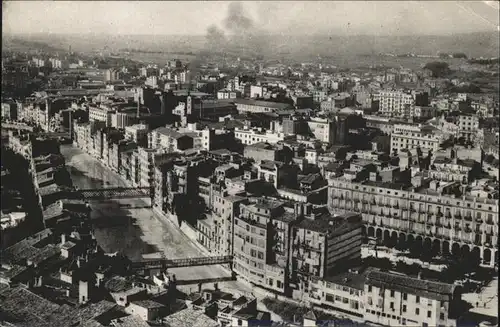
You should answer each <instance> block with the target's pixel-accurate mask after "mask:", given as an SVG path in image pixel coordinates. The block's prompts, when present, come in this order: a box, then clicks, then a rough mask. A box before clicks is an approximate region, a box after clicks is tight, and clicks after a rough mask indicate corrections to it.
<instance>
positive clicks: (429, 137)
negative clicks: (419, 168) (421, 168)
mask: <svg viewBox="0 0 500 327" xmlns="http://www.w3.org/2000/svg"><path fill="white" fill-rule="evenodd" d="M448 137H449V135H448V134H445V133H442V132H441V131H439V130H437V129H436V128H435V127H433V126H422V125H420V124H419V125H410V124H396V125H394V132H393V133H392V134H391V153H399V152H401V151H402V150H404V149H408V150H411V149H416V148H420V149H421V150H422V153H424V154H427V153H428V151H432V152H433V153H436V152H437V151H438V150H439V148H440V146H441V143H443V142H444V141H445V140H446V139H447V138H448Z"/></svg>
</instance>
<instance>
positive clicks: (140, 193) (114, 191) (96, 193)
mask: <svg viewBox="0 0 500 327" xmlns="http://www.w3.org/2000/svg"><path fill="white" fill-rule="evenodd" d="M68 197H70V198H74V199H85V200H106V199H131V198H146V197H150V188H149V187H115V188H102V189H84V190H74V191H71V192H70V194H69V195H68Z"/></svg>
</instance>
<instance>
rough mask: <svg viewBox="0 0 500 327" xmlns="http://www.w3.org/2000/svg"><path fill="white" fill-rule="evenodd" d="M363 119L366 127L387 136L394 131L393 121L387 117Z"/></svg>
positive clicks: (366, 117) (367, 117)
mask: <svg viewBox="0 0 500 327" xmlns="http://www.w3.org/2000/svg"><path fill="white" fill-rule="evenodd" d="M364 118H365V119H366V127H370V128H376V129H379V130H381V131H382V132H383V133H384V134H387V135H391V134H392V132H393V131H394V121H392V120H391V119H390V118H388V117H379V116H364Z"/></svg>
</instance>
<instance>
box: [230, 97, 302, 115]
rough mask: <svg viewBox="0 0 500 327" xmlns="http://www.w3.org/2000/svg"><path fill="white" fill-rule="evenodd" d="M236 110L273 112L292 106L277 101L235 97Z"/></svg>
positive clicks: (291, 107)
mask: <svg viewBox="0 0 500 327" xmlns="http://www.w3.org/2000/svg"><path fill="white" fill-rule="evenodd" d="M235 104H236V110H238V112H240V113H241V112H253V113H259V112H260V113H262V112H275V111H280V110H287V109H293V106H292V105H290V104H288V103H279V102H269V101H258V100H248V99H236V100H235Z"/></svg>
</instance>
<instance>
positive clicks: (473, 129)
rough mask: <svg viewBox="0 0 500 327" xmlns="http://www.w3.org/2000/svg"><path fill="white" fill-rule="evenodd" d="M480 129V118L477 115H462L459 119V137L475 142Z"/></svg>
mask: <svg viewBox="0 0 500 327" xmlns="http://www.w3.org/2000/svg"><path fill="white" fill-rule="evenodd" d="M478 129H479V118H478V117H477V116H476V115H472V114H471V115H464V114H461V115H460V116H459V117H458V133H459V136H461V137H464V138H465V139H468V140H473V139H474V136H475V135H476V133H477V131H478Z"/></svg>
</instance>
